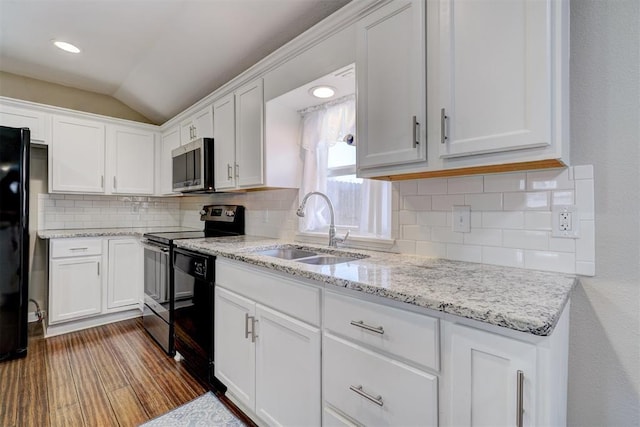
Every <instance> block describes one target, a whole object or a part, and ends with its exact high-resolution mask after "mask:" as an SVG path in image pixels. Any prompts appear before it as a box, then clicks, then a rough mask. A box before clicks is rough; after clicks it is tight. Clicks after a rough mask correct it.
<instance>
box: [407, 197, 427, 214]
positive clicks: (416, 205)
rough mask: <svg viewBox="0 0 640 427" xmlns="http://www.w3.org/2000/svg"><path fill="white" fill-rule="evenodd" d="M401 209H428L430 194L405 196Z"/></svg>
mask: <svg viewBox="0 0 640 427" xmlns="http://www.w3.org/2000/svg"><path fill="white" fill-rule="evenodd" d="M403 200H404V202H403V206H402V209H406V210H409V211H429V210H431V197H430V196H407V197H404V198H403Z"/></svg>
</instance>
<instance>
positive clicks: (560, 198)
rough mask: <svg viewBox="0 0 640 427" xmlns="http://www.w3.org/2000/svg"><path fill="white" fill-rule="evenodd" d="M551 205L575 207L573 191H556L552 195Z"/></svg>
mask: <svg viewBox="0 0 640 427" xmlns="http://www.w3.org/2000/svg"><path fill="white" fill-rule="evenodd" d="M551 199H552V201H551V204H552V205H553V206H558V205H573V204H574V198H573V191H569V190H564V191H554V192H553V193H552V195H551Z"/></svg>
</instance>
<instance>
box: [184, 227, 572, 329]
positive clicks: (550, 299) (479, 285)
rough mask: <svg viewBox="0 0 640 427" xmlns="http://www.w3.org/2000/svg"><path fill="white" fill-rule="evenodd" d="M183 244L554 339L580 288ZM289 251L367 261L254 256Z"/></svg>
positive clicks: (429, 262)
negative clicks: (324, 262) (317, 259)
mask: <svg viewBox="0 0 640 427" xmlns="http://www.w3.org/2000/svg"><path fill="white" fill-rule="evenodd" d="M175 244H176V246H178V247H182V248H185V249H191V250H195V251H199V252H202V253H207V254H211V255H217V256H222V257H225V258H229V259H234V260H239V261H244V262H247V263H249V264H253V265H257V266H261V267H266V268H270V269H273V270H277V271H281V272H284V273H287V274H290V275H293V276H298V277H303V278H307V279H311V280H314V281H318V282H320V283H323V284H324V285H325V286H337V287H343V288H348V289H354V290H358V291H362V292H366V293H368V294H373V295H378V296H381V297H385V298H389V299H392V300H397V301H401V302H404V303H408V304H413V305H416V306H419V307H423V308H427V309H431V310H437V311H440V312H443V313H449V314H453V315H456V316H461V317H465V318H469V319H473V320H477V321H480V322H485V323H488V324H491V325H496V326H502V327H505V328H509V329H512V330H516V331H521V332H526V333H530V334H533V335H540V336H546V335H549V334H550V333H551V332H552V331H553V328H554V326H555V324H556V322H557V321H558V318H559V317H560V314H561V313H562V310H563V309H564V306H565V305H566V302H567V300H568V298H569V293H570V292H571V290H572V289H573V287H574V285H575V284H576V282H577V279H576V278H575V277H574V276H571V275H566V274H559V273H550V272H544V271H535V270H525V269H518V268H510V267H499V266H493V265H485V264H476V263H469V262H461V261H451V260H445V259H438V258H426V257H419V256H413V255H404V254H393V253H386V252H374V251H363V250H350V249H349V250H346V249H344V250H340V249H338V250H330V249H329V248H327V247H326V246H319V245H312V244H306V243H305V244H304V245H302V244H300V243H295V242H291V241H284V240H277V239H268V238H260V237H254V236H238V237H224V238H204V239H188V240H176V241H175ZM283 245H294V246H304V247H311V248H314V249H317V250H319V251H322V252H325V253H332V254H344V251H347V252H348V253H349V254H354V253H355V254H358V255H360V256H367V258H364V259H359V260H356V261H351V262H348V263H343V264H335V265H310V264H304V263H300V262H296V261H291V260H284V259H279V258H275V257H271V256H264V255H257V254H255V253H253V252H255V251H258V250H262V249H269V248H274V247H279V246H283Z"/></svg>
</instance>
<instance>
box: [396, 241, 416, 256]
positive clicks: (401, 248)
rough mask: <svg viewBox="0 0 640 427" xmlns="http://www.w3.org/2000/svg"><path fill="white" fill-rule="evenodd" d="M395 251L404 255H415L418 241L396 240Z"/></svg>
mask: <svg viewBox="0 0 640 427" xmlns="http://www.w3.org/2000/svg"><path fill="white" fill-rule="evenodd" d="M395 249H396V250H397V251H398V252H400V253H403V254H415V253H416V241H415V240H396V244H395Z"/></svg>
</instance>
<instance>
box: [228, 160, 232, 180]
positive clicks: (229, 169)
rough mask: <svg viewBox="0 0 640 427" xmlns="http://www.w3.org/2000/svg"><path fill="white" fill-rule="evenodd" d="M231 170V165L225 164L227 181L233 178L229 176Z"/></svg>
mask: <svg viewBox="0 0 640 427" xmlns="http://www.w3.org/2000/svg"><path fill="white" fill-rule="evenodd" d="M231 169H233V168H232V167H231V165H230V164H229V163H227V178H228V179H233V176H232V175H231Z"/></svg>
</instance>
